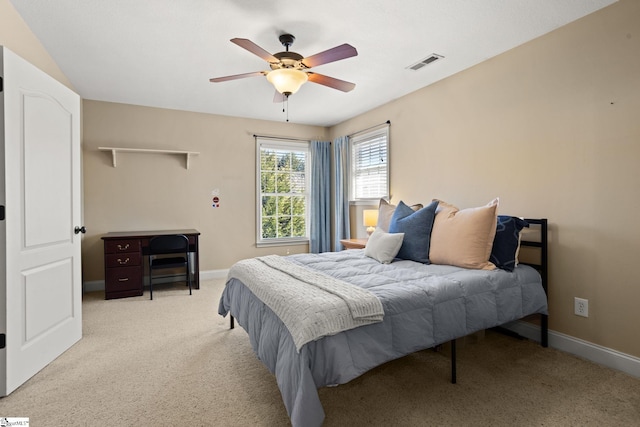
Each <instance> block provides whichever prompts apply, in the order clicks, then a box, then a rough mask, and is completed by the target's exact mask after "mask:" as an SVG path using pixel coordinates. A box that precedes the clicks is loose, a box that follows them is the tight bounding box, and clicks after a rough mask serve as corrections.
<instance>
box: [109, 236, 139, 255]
mask: <svg viewBox="0 0 640 427" xmlns="http://www.w3.org/2000/svg"><path fill="white" fill-rule="evenodd" d="M104 252H105V253H107V254H117V253H123V252H140V239H126V240H107V241H105V242H104Z"/></svg>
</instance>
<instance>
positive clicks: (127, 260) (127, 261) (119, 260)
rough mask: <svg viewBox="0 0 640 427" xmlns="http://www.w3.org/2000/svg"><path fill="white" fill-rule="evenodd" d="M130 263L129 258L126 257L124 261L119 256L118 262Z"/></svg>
mask: <svg viewBox="0 0 640 427" xmlns="http://www.w3.org/2000/svg"><path fill="white" fill-rule="evenodd" d="M128 263H129V258H127V259H125V260H124V261H122V260H121V259H120V258H118V264H120V265H123V264H128Z"/></svg>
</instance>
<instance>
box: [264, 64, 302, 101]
mask: <svg viewBox="0 0 640 427" xmlns="http://www.w3.org/2000/svg"><path fill="white" fill-rule="evenodd" d="M308 79H309V76H308V75H307V73H305V72H304V71H301V70H297V69H295V68H278V69H276V70H271V71H269V73H268V74H267V80H269V83H271V84H272V85H273V86H274V87H275V88H276V90H277V91H278V92H280V93H281V94H283V95H285V96H289V95H293V94H294V93H296V92H297V91H298V89H300V87H301V86H302V85H303V84H305V83H306V81H307V80H308Z"/></svg>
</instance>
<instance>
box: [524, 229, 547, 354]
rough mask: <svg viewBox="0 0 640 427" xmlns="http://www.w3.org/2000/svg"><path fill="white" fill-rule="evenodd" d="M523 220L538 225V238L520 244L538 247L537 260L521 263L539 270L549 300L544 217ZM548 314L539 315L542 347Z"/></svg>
mask: <svg viewBox="0 0 640 427" xmlns="http://www.w3.org/2000/svg"><path fill="white" fill-rule="evenodd" d="M524 220H525V221H527V222H528V223H529V225H538V226H540V227H539V228H540V240H539V241H538V240H526V239H523V240H522V241H520V245H521V246H529V247H534V248H540V257H539V262H523V263H522V264H526V265H530V266H532V267H533V268H535V269H537V270H538V271H539V272H540V277H541V278H542V287H543V288H544V292H545V293H546V294H547V301H548V300H549V292H548V283H549V259H548V254H549V247H548V243H549V240H548V236H547V234H548V226H547V219H546V218H539V219H536V218H525V219H524ZM548 325H549V316H547V315H546V314H541V315H540V341H541V344H542V346H543V347H547V346H548V342H549V341H548V330H549V326H548Z"/></svg>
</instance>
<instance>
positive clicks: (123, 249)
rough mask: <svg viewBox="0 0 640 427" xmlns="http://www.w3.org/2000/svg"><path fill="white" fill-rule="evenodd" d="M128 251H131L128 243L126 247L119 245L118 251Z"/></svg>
mask: <svg viewBox="0 0 640 427" xmlns="http://www.w3.org/2000/svg"><path fill="white" fill-rule="evenodd" d="M127 249H129V244H128V243H127V244H126V245H118V250H120V251H126V250H127Z"/></svg>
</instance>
